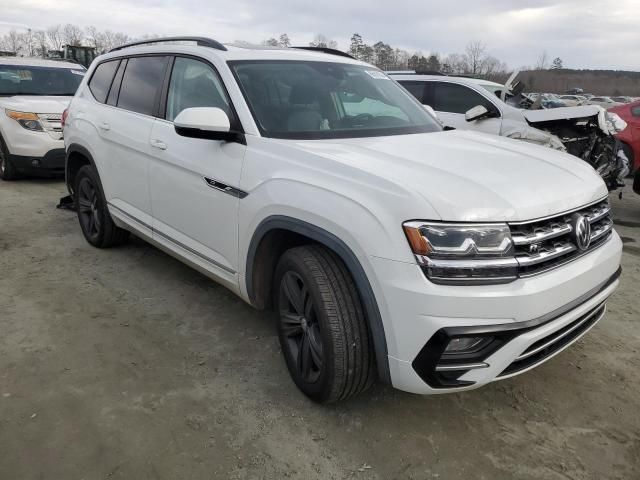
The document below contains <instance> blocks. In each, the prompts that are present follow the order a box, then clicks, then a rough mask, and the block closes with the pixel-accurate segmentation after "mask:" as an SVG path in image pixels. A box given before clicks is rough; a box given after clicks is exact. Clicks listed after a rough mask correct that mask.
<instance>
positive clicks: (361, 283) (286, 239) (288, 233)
mask: <svg viewBox="0 0 640 480" xmlns="http://www.w3.org/2000/svg"><path fill="white" fill-rule="evenodd" d="M310 242H312V243H317V244H320V245H323V246H325V247H326V248H328V249H330V250H331V251H333V252H334V253H335V254H336V255H338V257H339V258H340V259H341V260H342V261H343V262H344V264H345V265H346V267H347V269H348V270H349V273H350V274H351V276H352V277H353V280H354V282H355V284H356V288H357V289H358V294H359V296H360V300H361V302H362V305H363V307H364V310H365V313H366V318H367V324H368V326H369V330H370V332H371V337H372V340H373V346H374V351H375V356H376V365H377V369H378V376H379V378H380V380H382V381H383V382H385V383H391V376H390V372H389V362H388V358H387V355H388V354H387V340H386V335H385V331H384V325H383V322H382V316H381V314H380V309H379V307H378V302H377V301H376V298H375V294H374V292H373V288H372V287H371V283H370V282H369V279H368V277H367V274H366V272H365V270H364V268H363V267H362V265H361V263H360V261H359V260H358V257H357V256H356V255H355V253H354V252H353V251H352V250H351V248H349V246H348V245H347V244H346V243H345V242H344V241H342V240H341V239H340V238H338V237H337V236H336V235H334V234H333V233H331V232H328V231H327V230H325V229H323V228H321V227H318V226H316V225H313V224H310V223H308V222H305V221H303V220H300V219H297V218H293V217H288V216H283V215H274V216H270V217H267V218H266V219H264V220H263V221H262V222H260V224H259V225H258V227H257V228H256V229H255V231H254V233H253V236H252V238H251V241H250V243H249V249H248V252H247V263H246V270H245V272H246V278H245V281H246V289H247V294H248V296H249V299H250V301H251V303H252V304H253V305H254V306H256V307H257V308H260V309H264V308H266V307H268V306H269V305H270V298H271V295H270V293H271V280H272V277H273V272H274V270H275V265H276V263H277V261H278V258H279V257H280V255H282V253H283V252H284V251H285V250H287V249H288V248H291V247H293V246H297V245H301V244H304V243H310Z"/></svg>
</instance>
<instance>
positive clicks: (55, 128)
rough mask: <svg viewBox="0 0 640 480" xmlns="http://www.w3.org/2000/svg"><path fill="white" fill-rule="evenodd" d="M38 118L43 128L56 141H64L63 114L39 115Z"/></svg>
mask: <svg viewBox="0 0 640 480" xmlns="http://www.w3.org/2000/svg"><path fill="white" fill-rule="evenodd" d="M38 118H39V119H40V123H41V124H42V128H44V130H45V131H46V132H47V133H48V134H49V136H50V137H51V138H53V139H55V140H61V139H62V114H60V113H39V114H38Z"/></svg>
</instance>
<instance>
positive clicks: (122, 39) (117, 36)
mask: <svg viewBox="0 0 640 480" xmlns="http://www.w3.org/2000/svg"><path fill="white" fill-rule="evenodd" d="M130 41H131V37H129V35H127V34H126V33H122V32H116V33H114V34H113V47H111V48H114V47H119V46H120V45H124V44H125V43H129V42H130Z"/></svg>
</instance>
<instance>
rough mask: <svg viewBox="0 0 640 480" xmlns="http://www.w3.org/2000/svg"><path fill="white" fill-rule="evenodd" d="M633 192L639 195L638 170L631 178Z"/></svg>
mask: <svg viewBox="0 0 640 480" xmlns="http://www.w3.org/2000/svg"><path fill="white" fill-rule="evenodd" d="M633 191H634V192H636V193H637V194H638V195H640V170H636V174H635V176H634V178H633Z"/></svg>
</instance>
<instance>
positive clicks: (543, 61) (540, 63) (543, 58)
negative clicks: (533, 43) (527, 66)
mask: <svg viewBox="0 0 640 480" xmlns="http://www.w3.org/2000/svg"><path fill="white" fill-rule="evenodd" d="M547 68H549V55H548V54H547V51H546V50H543V51H542V53H541V54H540V55H539V56H538V59H537V60H536V70H546V69H547Z"/></svg>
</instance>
